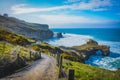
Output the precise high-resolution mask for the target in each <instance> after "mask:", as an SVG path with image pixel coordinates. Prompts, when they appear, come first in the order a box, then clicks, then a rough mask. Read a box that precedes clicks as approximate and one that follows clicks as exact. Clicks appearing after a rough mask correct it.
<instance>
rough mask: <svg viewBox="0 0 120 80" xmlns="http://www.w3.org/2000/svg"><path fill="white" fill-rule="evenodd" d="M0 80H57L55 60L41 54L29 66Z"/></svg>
mask: <svg viewBox="0 0 120 80" xmlns="http://www.w3.org/2000/svg"><path fill="white" fill-rule="evenodd" d="M0 80H57V71H56V60H55V59H54V58H53V57H50V56H47V55H45V54H42V59H40V60H37V61H36V62H34V63H33V64H32V65H31V66H29V67H27V68H25V69H24V70H22V71H20V72H18V73H15V74H13V75H11V76H8V77H6V78H4V79H0Z"/></svg>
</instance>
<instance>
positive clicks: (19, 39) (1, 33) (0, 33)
mask: <svg viewBox="0 0 120 80" xmlns="http://www.w3.org/2000/svg"><path fill="white" fill-rule="evenodd" d="M2 40H3V41H7V42H9V43H12V44H18V45H22V46H23V45H26V44H29V43H30V42H29V40H28V39H26V38H24V37H23V36H20V35H16V34H13V33H11V32H8V31H6V30H1V29H0V41H2Z"/></svg>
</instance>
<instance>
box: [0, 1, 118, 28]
mask: <svg viewBox="0 0 120 80" xmlns="http://www.w3.org/2000/svg"><path fill="white" fill-rule="evenodd" d="M4 13H7V14H9V16H12V17H17V18H19V19H22V20H25V21H27V22H32V23H40V24H48V25H49V27H50V28H120V0H0V14H1V15H2V14H4Z"/></svg>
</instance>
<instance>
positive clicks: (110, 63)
mask: <svg viewBox="0 0 120 80" xmlns="http://www.w3.org/2000/svg"><path fill="white" fill-rule="evenodd" d="M51 30H52V31H54V32H63V33H65V34H63V38H61V39H57V38H52V39H49V40H47V42H49V43H50V44H52V45H55V46H66V47H72V46H77V45H82V44H85V42H86V40H87V39H90V38H91V39H94V40H96V41H97V42H98V43H99V44H104V45H109V46H110V55H109V56H107V57H105V56H102V55H100V54H95V55H92V56H90V58H89V59H88V60H86V61H85V63H86V64H88V65H92V66H97V67H100V68H104V69H108V70H117V69H118V68H120V29H105V28H71V29H64V28H62V29H61V28H60V29H58V28H56V29H55V28H54V29H51ZM98 53H99V52H98Z"/></svg>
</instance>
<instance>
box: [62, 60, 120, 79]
mask: <svg viewBox="0 0 120 80" xmlns="http://www.w3.org/2000/svg"><path fill="white" fill-rule="evenodd" d="M63 67H64V68H65V70H66V72H68V70H69V69H74V70H75V80H120V71H109V70H104V69H101V68H97V67H94V66H89V65H86V64H83V63H79V62H73V61H69V60H66V59H64V60H63Z"/></svg>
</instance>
